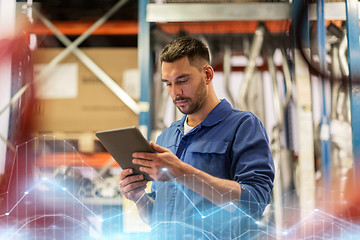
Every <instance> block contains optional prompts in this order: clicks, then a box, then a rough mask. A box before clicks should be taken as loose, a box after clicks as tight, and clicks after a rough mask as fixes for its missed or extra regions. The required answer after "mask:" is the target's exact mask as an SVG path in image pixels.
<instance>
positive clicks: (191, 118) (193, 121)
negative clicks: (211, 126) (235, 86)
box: [187, 98, 220, 127]
mask: <svg viewBox="0 0 360 240" xmlns="http://www.w3.org/2000/svg"><path fill="white" fill-rule="evenodd" d="M219 103H220V100H219V99H218V98H215V99H212V100H210V101H209V102H206V103H205V104H204V106H203V107H202V109H201V110H199V111H197V112H196V113H193V114H189V115H188V117H187V124H188V125H189V126H191V127H196V126H197V125H199V124H200V123H201V122H202V121H204V119H205V118H206V117H207V116H208V115H209V113H210V112H211V111H212V110H213V109H214V108H215V107H216V106H217V105H218V104H219Z"/></svg>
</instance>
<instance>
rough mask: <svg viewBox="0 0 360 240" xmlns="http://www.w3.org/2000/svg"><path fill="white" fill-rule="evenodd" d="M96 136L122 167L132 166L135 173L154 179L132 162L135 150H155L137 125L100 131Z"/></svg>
mask: <svg viewBox="0 0 360 240" xmlns="http://www.w3.org/2000/svg"><path fill="white" fill-rule="evenodd" d="M96 136H97V137H98V138H99V140H100V142H101V143H102V144H103V146H104V147H105V149H106V150H107V151H108V152H109V153H110V154H111V156H112V157H113V158H114V159H115V161H116V162H117V163H118V164H119V165H120V167H121V168H122V169H127V168H132V169H133V170H134V174H142V175H144V176H145V179H147V180H149V181H151V180H152V179H151V178H150V176H149V175H148V174H147V173H144V172H141V171H140V170H139V168H140V166H139V165H135V164H133V163H132V159H133V157H132V154H133V153H134V152H152V153H154V152H155V151H154V150H153V149H152V147H151V146H150V144H149V142H148V141H147V140H146V139H145V138H144V136H143V135H142V134H141V132H140V130H139V129H138V128H137V127H127V128H119V129H111V130H105V131H98V132H96Z"/></svg>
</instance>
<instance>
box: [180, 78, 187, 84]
mask: <svg viewBox="0 0 360 240" xmlns="http://www.w3.org/2000/svg"><path fill="white" fill-rule="evenodd" d="M187 81H188V80H187V79H184V80H180V81H179V83H180V84H184V83H186V82H187Z"/></svg>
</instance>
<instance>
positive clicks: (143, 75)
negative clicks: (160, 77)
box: [138, 0, 153, 139]
mask: <svg viewBox="0 0 360 240" xmlns="http://www.w3.org/2000/svg"><path fill="white" fill-rule="evenodd" d="M147 3H148V1H147V0H139V16H138V19H139V33H138V64H139V70H140V82H141V92H140V103H141V104H143V105H144V106H145V107H146V108H147V109H146V110H147V111H146V110H145V109H144V111H143V112H141V113H140V115H139V127H140V129H141V131H142V133H143V134H144V136H147V138H148V139H150V137H151V130H152V119H151V114H150V113H151V109H152V107H151V104H150V102H151V101H150V100H151V94H152V91H153V84H152V79H153V73H152V55H151V50H150V23H149V22H147V21H146V13H147V11H146V6H147Z"/></svg>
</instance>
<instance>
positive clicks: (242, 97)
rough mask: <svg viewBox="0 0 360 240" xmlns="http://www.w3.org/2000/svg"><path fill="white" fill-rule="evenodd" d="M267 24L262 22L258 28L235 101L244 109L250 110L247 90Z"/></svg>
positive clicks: (237, 106)
mask: <svg viewBox="0 0 360 240" xmlns="http://www.w3.org/2000/svg"><path fill="white" fill-rule="evenodd" d="M264 34H265V26H264V25H263V24H260V25H259V27H258V28H257V29H256V31H255V34H254V37H253V40H252V43H251V49H250V54H249V60H248V64H247V66H246V68H245V72H244V79H243V81H242V83H241V86H240V90H239V96H238V100H237V102H236V103H235V107H236V108H238V109H240V110H242V111H247V110H248V103H247V101H246V97H247V91H248V87H249V82H250V80H251V78H252V76H253V74H254V71H255V68H256V59H257V57H258V56H259V55H260V52H261V48H262V45H263V42H264Z"/></svg>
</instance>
